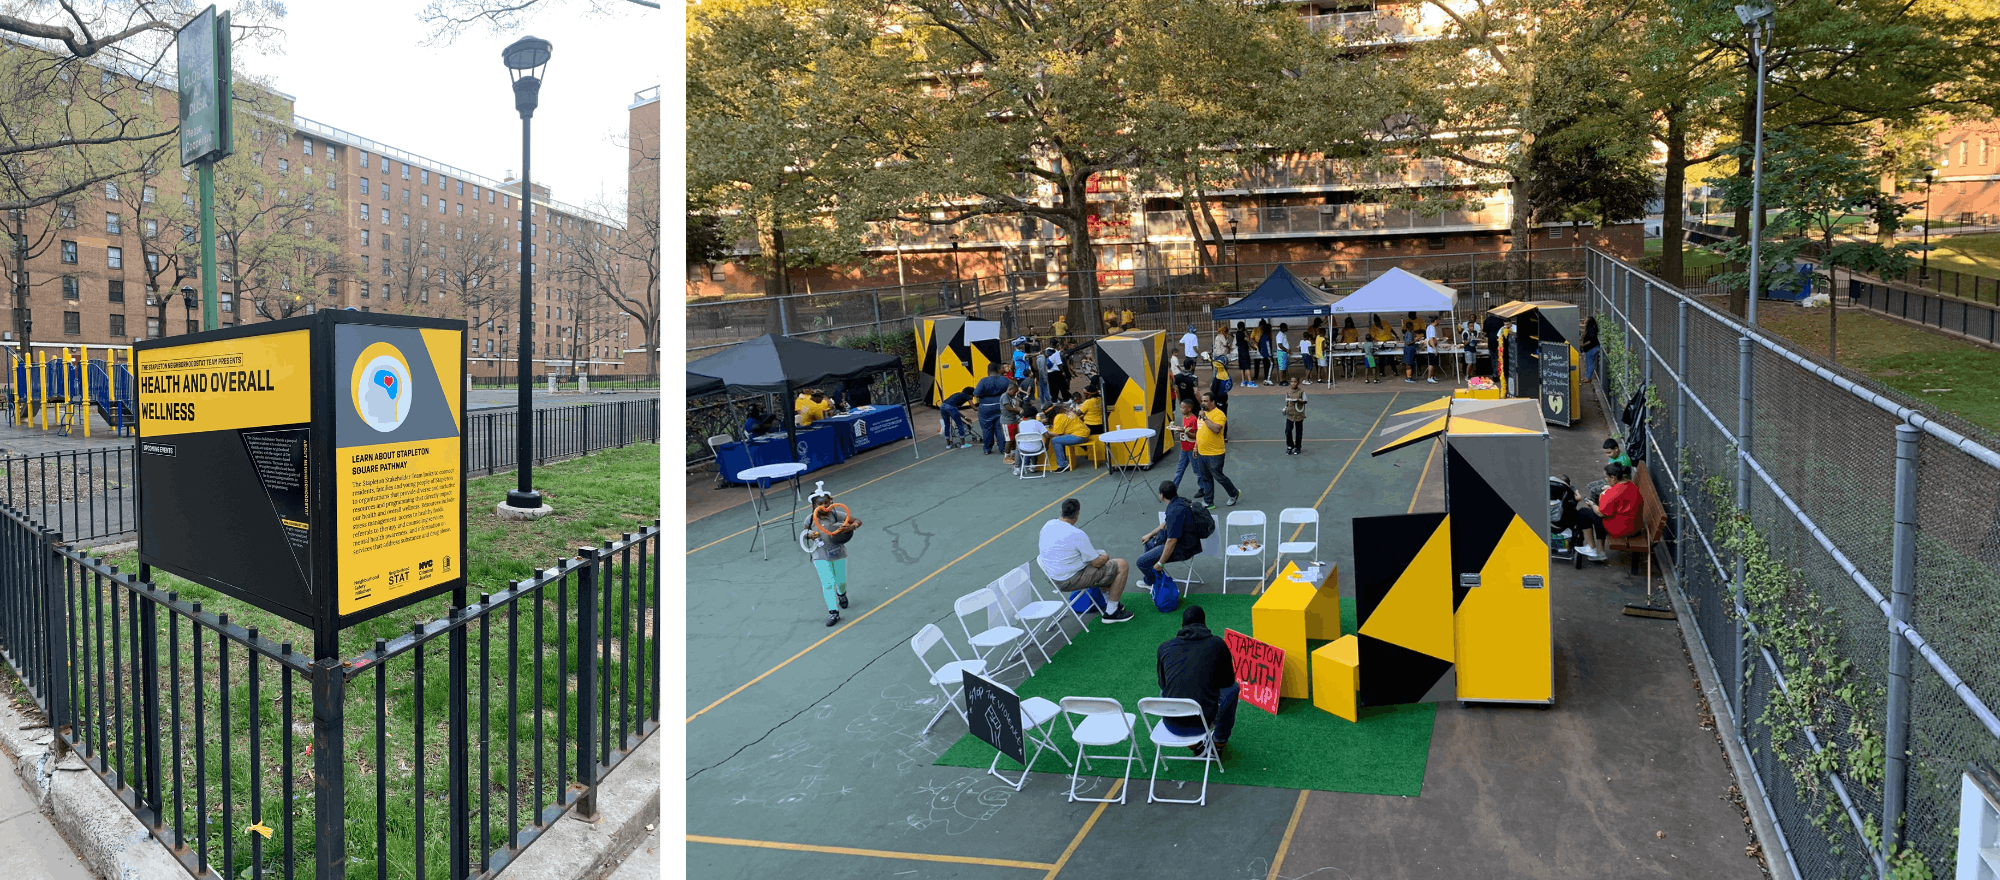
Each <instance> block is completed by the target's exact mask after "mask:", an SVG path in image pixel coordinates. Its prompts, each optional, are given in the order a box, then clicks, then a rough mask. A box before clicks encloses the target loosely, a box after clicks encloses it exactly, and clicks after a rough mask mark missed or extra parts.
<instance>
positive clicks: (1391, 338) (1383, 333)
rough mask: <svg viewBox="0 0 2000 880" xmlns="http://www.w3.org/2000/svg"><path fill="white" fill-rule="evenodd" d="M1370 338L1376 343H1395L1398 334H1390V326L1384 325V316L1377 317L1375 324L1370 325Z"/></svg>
mask: <svg viewBox="0 0 2000 880" xmlns="http://www.w3.org/2000/svg"><path fill="white" fill-rule="evenodd" d="M1368 338H1370V339H1373V340H1375V341H1376V342H1395V341H1396V334H1394V333H1391V332H1389V325H1387V324H1384V323H1382V316H1381V315H1376V316H1375V321H1374V323H1371V324H1369V325H1368Z"/></svg>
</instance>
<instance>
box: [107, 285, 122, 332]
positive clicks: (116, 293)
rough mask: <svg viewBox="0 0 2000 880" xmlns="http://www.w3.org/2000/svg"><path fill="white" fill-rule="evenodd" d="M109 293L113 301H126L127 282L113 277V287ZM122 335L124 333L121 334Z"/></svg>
mask: <svg viewBox="0 0 2000 880" xmlns="http://www.w3.org/2000/svg"><path fill="white" fill-rule="evenodd" d="M108 295H109V296H110V299H111V301H112V302H115V303H122V302H124V301H125V282H124V281H122V280H119V279H116V278H114V279H112V280H111V287H110V290H109V294H108ZM121 335H122V334H121Z"/></svg>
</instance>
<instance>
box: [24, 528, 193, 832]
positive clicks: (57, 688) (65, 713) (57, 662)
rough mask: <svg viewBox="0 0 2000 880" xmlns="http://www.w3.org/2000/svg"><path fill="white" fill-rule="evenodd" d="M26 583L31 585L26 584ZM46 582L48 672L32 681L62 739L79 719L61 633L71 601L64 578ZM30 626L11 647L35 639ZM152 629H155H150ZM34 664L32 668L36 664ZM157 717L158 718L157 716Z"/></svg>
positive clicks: (66, 644) (64, 630)
mask: <svg viewBox="0 0 2000 880" xmlns="http://www.w3.org/2000/svg"><path fill="white" fill-rule="evenodd" d="M49 553H50V555H51V556H54V555H55V551H54V548H53V545H51V546H50V547H49ZM23 586H27V585H26V584H23ZM43 586H44V590H43V592H42V596H43V599H42V602H43V610H44V611H45V613H46V614H45V619H46V620H47V621H48V623H47V626H48V629H47V630H46V631H44V633H43V635H42V639H41V642H42V647H43V648H45V649H46V653H45V654H44V659H43V661H42V663H41V666H42V670H41V671H42V672H43V673H44V675H43V677H42V680H41V681H39V682H37V681H32V680H30V681H29V682H28V684H29V685H30V686H31V687H34V688H36V689H37V690H40V691H41V692H42V702H43V705H44V708H45V710H46V713H47V715H48V716H49V719H48V720H49V731H50V732H51V733H56V734H58V736H57V740H56V741H60V739H61V737H60V733H61V732H62V729H63V725H65V724H73V723H74V721H75V717H74V715H73V714H72V711H71V706H70V661H69V641H68V640H67V639H64V638H60V637H59V636H60V634H62V633H67V632H69V623H68V618H67V616H66V612H67V609H68V606H69V603H68V602H66V601H64V598H63V581H62V579H61V578H57V577H50V578H48V579H47V580H46V582H45V583H44V584H43ZM28 592H29V591H27V590H23V591H22V596H21V598H22V599H23V600H25V599H26V598H27V594H28ZM22 604H23V605H28V604H29V603H27V602H25V601H24V602H23V603H22ZM26 629H27V628H26V627H24V628H22V630H17V632H20V633H21V635H22V636H23V639H22V644H15V645H9V646H8V647H9V648H11V649H13V650H15V651H22V649H23V647H24V646H25V645H26V644H31V643H32V642H33V638H34V637H33V635H32V634H29V633H27V632H25V630H26ZM148 632H151V630H148ZM28 653H29V652H26V651H22V653H21V654H18V655H16V656H25V655H26V654H28ZM30 668H31V669H32V667H30ZM155 717H156V718H157V716H155ZM55 751H56V752H57V754H61V753H62V748H61V747H60V746H56V747H55ZM153 766H155V767H157V766H159V764H158V762H157V761H154V762H153ZM153 791H154V793H155V794H156V795H157V794H158V792H159V787H158V786H157V785H155V786H154V788H153Z"/></svg>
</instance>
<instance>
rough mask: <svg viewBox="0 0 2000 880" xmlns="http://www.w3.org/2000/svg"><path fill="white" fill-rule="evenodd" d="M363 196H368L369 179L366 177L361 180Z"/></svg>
mask: <svg viewBox="0 0 2000 880" xmlns="http://www.w3.org/2000/svg"><path fill="white" fill-rule="evenodd" d="M361 194H362V195H364V196H365V195H367V194H368V178H366V177H364V178H361Z"/></svg>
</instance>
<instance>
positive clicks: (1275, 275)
mask: <svg viewBox="0 0 2000 880" xmlns="http://www.w3.org/2000/svg"><path fill="white" fill-rule="evenodd" d="M1339 299H1340V297H1339V296H1336V295H1334V294H1331V293H1328V292H1326V291H1324V290H1321V289H1319V288H1317V287H1314V286H1312V285H1310V284H1307V283H1305V282H1304V281H1300V280H1299V277H1298V276H1297V275H1293V274H1292V272H1291V270H1289V269H1286V268H1285V267H1283V266H1279V267H1277V268H1275V269H1272V270H1271V276H1270V277H1269V278H1265V279H1264V283H1262V284H1259V285H1257V289H1256V290H1253V291H1250V293H1249V295H1247V296H1245V297H1243V298H1242V299H1239V300H1237V301H1235V302H1233V303H1230V304H1229V305H1226V306H1223V307H1222V308H1219V309H1214V310H1212V311H1210V312H1209V316H1210V317H1212V318H1214V319H1215V320H1217V321H1222V322H1234V321H1249V322H1253V323H1254V322H1256V321H1261V320H1263V319H1265V318H1272V319H1276V318H1308V317H1312V316H1315V315H1321V316H1324V315H1331V314H1333V304H1334V302H1336V301H1338V300H1339Z"/></svg>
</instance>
